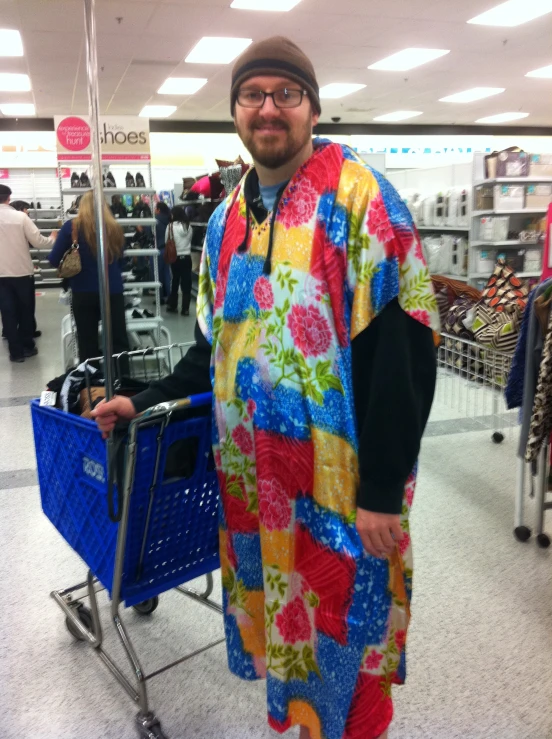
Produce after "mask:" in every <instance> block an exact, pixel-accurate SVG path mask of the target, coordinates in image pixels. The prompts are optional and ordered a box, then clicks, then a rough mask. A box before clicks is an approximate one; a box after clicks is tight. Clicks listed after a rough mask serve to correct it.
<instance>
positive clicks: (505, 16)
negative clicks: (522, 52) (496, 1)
mask: <svg viewBox="0 0 552 739" xmlns="http://www.w3.org/2000/svg"><path fill="white" fill-rule="evenodd" d="M550 12H552V0H508V2H506V3H501V4H500V5H497V6H496V7H494V8H491V9H490V10H487V11H486V12H485V13H482V14H481V15H477V16H476V17H475V18H472V19H471V20H470V21H468V23H475V24H477V25H481V26H509V27H512V26H521V24H522V23H527V22H528V21H532V20H534V19H535V18H540V16H541V15H546V13H550Z"/></svg>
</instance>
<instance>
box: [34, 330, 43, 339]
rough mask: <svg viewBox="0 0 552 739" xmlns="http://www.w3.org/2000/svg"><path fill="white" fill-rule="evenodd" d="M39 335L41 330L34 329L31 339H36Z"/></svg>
mask: <svg viewBox="0 0 552 739" xmlns="http://www.w3.org/2000/svg"><path fill="white" fill-rule="evenodd" d="M40 336H42V331H35V332H34V333H33V339H38V338H39V337H40Z"/></svg>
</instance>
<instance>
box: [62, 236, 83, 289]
mask: <svg viewBox="0 0 552 739" xmlns="http://www.w3.org/2000/svg"><path fill="white" fill-rule="evenodd" d="M71 238H72V240H73V243H72V244H71V246H70V248H69V249H67V251H66V252H65V254H64V255H63V256H62V258H61V262H60V263H59V266H58V277H61V279H62V280H67V279H69V278H70V277H76V276H77V275H78V274H79V273H80V271H81V270H82V264H81V258H80V253H79V237H78V232H77V224H76V223H75V221H73V223H72V225H71Z"/></svg>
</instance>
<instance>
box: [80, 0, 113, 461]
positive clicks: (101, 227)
mask: <svg viewBox="0 0 552 739" xmlns="http://www.w3.org/2000/svg"><path fill="white" fill-rule="evenodd" d="M95 5H96V0H84V31H85V38H86V71H87V76H88V110H89V115H90V129H91V141H92V186H93V187H92V190H93V193H94V211H95V213H96V241H97V246H98V254H97V256H98V282H99V286H100V311H101V316H102V343H103V347H102V348H103V355H104V360H105V361H104V372H105V399H106V400H110V399H111V398H112V397H113V363H112V357H113V337H112V332H111V301H110V295H109V255H108V253H107V243H106V242H107V239H106V234H105V221H104V207H105V199H104V194H103V185H102V159H101V151H100V119H99V92H98V55H97V48H96V16H95ZM108 453H109V445H108Z"/></svg>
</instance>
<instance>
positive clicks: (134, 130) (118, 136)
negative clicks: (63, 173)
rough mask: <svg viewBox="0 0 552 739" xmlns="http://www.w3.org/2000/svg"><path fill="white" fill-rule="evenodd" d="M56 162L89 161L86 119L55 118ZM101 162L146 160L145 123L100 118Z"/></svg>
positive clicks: (125, 118)
mask: <svg viewBox="0 0 552 739" xmlns="http://www.w3.org/2000/svg"><path fill="white" fill-rule="evenodd" d="M54 124H55V128H56V147H57V157H58V161H60V162H61V161H67V162H71V161H77V160H83V161H87V160H89V159H91V157H92V131H91V128H90V119H89V117H88V116H84V115H83V116H74V115H71V116H55V117H54ZM99 133H100V148H101V152H102V160H103V161H106V162H109V161H121V160H125V159H128V160H131V159H133V160H136V159H144V160H149V159H150V140H149V121H148V120H147V118H138V117H137V116H115V115H106V116H100V132H99Z"/></svg>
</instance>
